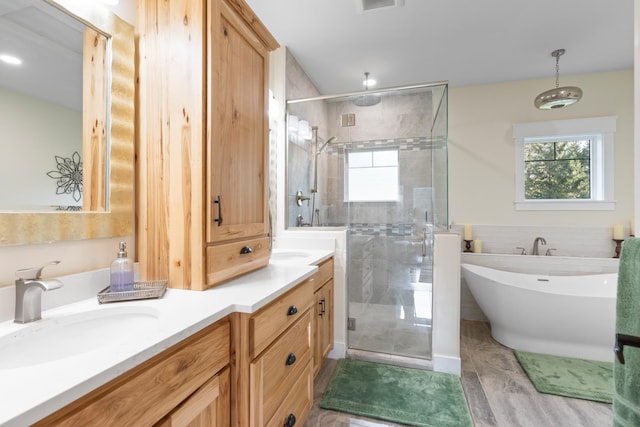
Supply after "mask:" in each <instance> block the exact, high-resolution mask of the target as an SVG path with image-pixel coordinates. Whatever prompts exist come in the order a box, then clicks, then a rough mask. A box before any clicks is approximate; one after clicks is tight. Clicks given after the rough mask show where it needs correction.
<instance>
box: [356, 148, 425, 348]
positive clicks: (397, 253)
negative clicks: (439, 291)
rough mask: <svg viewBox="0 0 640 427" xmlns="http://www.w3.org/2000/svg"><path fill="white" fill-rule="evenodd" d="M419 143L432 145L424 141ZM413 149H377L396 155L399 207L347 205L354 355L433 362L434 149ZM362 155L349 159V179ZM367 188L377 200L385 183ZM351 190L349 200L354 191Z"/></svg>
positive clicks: (375, 203) (372, 183)
mask: <svg viewBox="0 0 640 427" xmlns="http://www.w3.org/2000/svg"><path fill="white" fill-rule="evenodd" d="M421 143H422V144H425V145H426V144H427V141H426V138H425V140H424V141H422V142H421ZM417 144H420V142H418V143H417ZM413 148H415V143H408V142H407V141H395V142H394V145H392V146H386V147H383V148H378V149H377V150H381V151H392V152H395V153H397V159H398V160H397V166H396V171H395V173H396V174H397V181H398V182H397V184H396V185H395V188H396V189H400V192H401V194H398V195H397V199H396V200H395V201H386V202H383V201H367V202H356V201H351V202H349V219H350V221H349V225H348V239H349V242H348V246H349V251H348V257H349V265H350V268H349V277H348V284H349V291H348V295H349V322H348V323H349V332H348V343H349V348H350V349H355V350H362V351H367V352H374V353H383V354H389V355H397V356H406V357H412V358H421V359H430V358H431V313H432V307H431V302H432V293H431V289H432V285H431V284H432V280H431V278H432V271H433V267H432V256H431V253H432V245H433V226H432V224H431V222H430V218H429V216H430V215H429V212H432V211H433V209H432V206H431V200H432V189H431V187H430V183H429V181H430V179H431V175H430V174H429V173H427V171H428V170H429V167H428V165H430V163H431V158H430V157H431V156H430V152H429V150H413ZM362 152H363V150H362V149H357V150H354V151H353V152H347V153H346V155H345V157H346V158H347V162H346V165H345V169H347V171H348V172H347V173H346V176H347V177H351V178H352V179H353V178H354V176H355V175H354V174H352V173H350V172H349V170H350V169H351V166H352V165H351V163H352V162H350V161H349V160H350V159H351V158H352V157H354V155H357V154H361V153H362ZM364 152H366V149H365V150H364ZM373 152H374V153H375V152H376V151H375V150H374V151H373ZM389 168H391V167H389ZM376 173H377V174H378V175H384V173H381V172H379V171H378V172H376ZM391 173H393V172H391ZM356 179H357V178H356ZM378 179H379V178H378ZM349 181H350V180H349ZM383 181H385V182H386V183H388V182H389V181H393V180H392V179H391V178H389V177H386V178H385V179H384V180H383ZM365 182H366V183H368V187H369V190H370V191H372V192H373V193H376V194H380V192H381V191H383V185H381V182H379V181H377V180H372V179H369V180H366V181H365ZM348 185H349V188H350V191H349V190H347V191H346V192H349V193H351V192H352V191H353V190H354V188H353V187H354V186H353V185H352V183H351V182H349V184H348ZM392 186H393V185H392Z"/></svg>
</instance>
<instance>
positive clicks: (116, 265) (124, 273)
mask: <svg viewBox="0 0 640 427" xmlns="http://www.w3.org/2000/svg"><path fill="white" fill-rule="evenodd" d="M126 249H127V244H126V243H125V242H120V251H119V252H118V258H116V259H115V260H113V262H112V263H111V292H127V291H132V290H133V261H132V260H131V259H129V258H127V250H126Z"/></svg>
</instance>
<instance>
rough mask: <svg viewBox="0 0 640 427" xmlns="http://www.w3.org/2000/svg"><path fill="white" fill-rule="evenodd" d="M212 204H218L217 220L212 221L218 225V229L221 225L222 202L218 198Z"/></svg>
mask: <svg viewBox="0 0 640 427" xmlns="http://www.w3.org/2000/svg"><path fill="white" fill-rule="evenodd" d="M213 203H217V204H218V218H216V219H214V220H213V221H214V222H217V223H218V227H220V226H221V225H222V200H220V196H218V197H216V199H215V200H214V201H213Z"/></svg>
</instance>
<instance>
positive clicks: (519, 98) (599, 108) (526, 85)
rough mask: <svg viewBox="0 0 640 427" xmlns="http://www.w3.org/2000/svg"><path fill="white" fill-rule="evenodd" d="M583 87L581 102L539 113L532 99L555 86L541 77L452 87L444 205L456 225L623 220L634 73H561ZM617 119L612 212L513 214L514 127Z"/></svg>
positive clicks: (629, 181)
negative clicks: (537, 123)
mask: <svg viewBox="0 0 640 427" xmlns="http://www.w3.org/2000/svg"><path fill="white" fill-rule="evenodd" d="M561 83H563V84H566V85H575V86H579V87H581V88H582V90H583V91H584V96H583V98H582V100H581V101H580V102H578V103H577V104H575V105H572V106H570V107H567V108H564V109H562V110H548V111H540V110H537V109H536V108H535V107H534V106H533V99H534V98H535V96H536V95H537V94H538V93H540V92H542V91H543V90H546V89H550V88H552V87H553V84H554V82H553V79H552V76H550V77H549V78H548V79H543V80H528V81H517V82H507V83H500V84H493V85H481V86H469V87H460V88H455V87H454V88H450V90H449V208H450V218H451V221H453V222H454V223H458V224H501V225H543V226H544V225H547V226H611V225H613V224H614V223H620V224H629V220H630V218H631V217H632V215H633V211H634V197H633V191H634V190H633V178H632V177H633V135H634V116H633V71H631V70H628V71H620V72H612V73H601V74H587V75H578V76H561ZM598 116H617V117H618V121H617V132H616V134H615V147H614V150H615V199H616V209H615V210H614V211H599V212H585V211H577V212H576V211H570V212H569V211H565V212H562V211H554V212H548V211H547V212H545V211H539V212H533V211H516V210H515V208H514V197H515V178H514V176H515V166H514V158H515V152H514V149H515V148H514V141H513V137H512V124H513V123H522V122H535V121H544V120H561V119H573V118H583V117H598Z"/></svg>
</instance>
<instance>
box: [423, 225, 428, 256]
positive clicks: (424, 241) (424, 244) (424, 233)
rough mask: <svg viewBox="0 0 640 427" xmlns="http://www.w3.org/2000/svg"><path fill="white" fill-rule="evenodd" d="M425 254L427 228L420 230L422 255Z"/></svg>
mask: <svg viewBox="0 0 640 427" xmlns="http://www.w3.org/2000/svg"><path fill="white" fill-rule="evenodd" d="M426 256H427V229H426V228H425V229H424V230H422V257H423V258H424V257H426Z"/></svg>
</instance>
